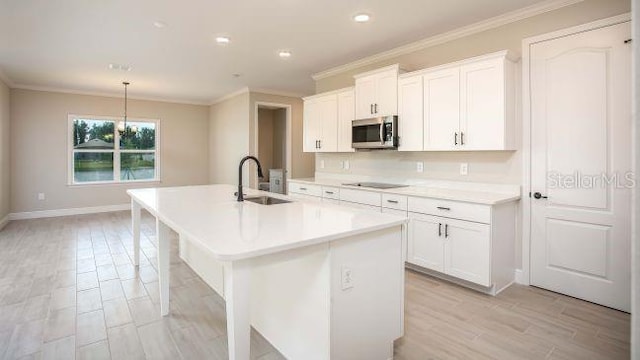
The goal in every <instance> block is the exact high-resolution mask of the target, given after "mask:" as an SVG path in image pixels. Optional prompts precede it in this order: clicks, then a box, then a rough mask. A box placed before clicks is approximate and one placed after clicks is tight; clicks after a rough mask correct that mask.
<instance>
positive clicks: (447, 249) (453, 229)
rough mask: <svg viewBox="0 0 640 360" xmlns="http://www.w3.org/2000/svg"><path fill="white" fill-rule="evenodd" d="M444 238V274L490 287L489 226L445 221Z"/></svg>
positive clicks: (460, 221) (468, 222)
mask: <svg viewBox="0 0 640 360" xmlns="http://www.w3.org/2000/svg"><path fill="white" fill-rule="evenodd" d="M444 235H445V237H444V239H445V242H444V243H445V246H444V272H445V273H446V274H448V275H451V276H455V277H457V278H459V279H463V280H467V281H471V282H473V283H476V284H480V285H483V286H490V285H491V263H490V261H491V256H490V254H491V241H490V237H491V230H490V225H487V224H478V223H474V222H470V221H462V220H450V219H447V221H446V228H445V234H444Z"/></svg>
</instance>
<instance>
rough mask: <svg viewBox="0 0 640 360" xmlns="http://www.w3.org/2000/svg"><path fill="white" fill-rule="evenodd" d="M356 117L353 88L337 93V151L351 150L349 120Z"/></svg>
mask: <svg viewBox="0 0 640 360" xmlns="http://www.w3.org/2000/svg"><path fill="white" fill-rule="evenodd" d="M355 118H356V105H355V98H354V91H353V89H351V90H348V91H345V92H341V93H339V94H338V152H353V151H355V150H354V149H353V147H352V146H351V122H352V121H353V120H354V119H355Z"/></svg>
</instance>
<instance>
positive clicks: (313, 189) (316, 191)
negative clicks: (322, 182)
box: [289, 182, 322, 197]
mask: <svg viewBox="0 0 640 360" xmlns="http://www.w3.org/2000/svg"><path fill="white" fill-rule="evenodd" d="M289 192H292V193H297V194H304V195H311V196H318V197H320V196H322V187H321V186H318V185H308V184H300V183H295V182H290V183H289Z"/></svg>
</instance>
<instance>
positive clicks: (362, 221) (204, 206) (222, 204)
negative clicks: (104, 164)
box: [127, 185, 407, 261]
mask: <svg viewBox="0 0 640 360" xmlns="http://www.w3.org/2000/svg"><path fill="white" fill-rule="evenodd" d="M235 191H236V187H234V186H231V185H203V186H185V187H167V188H150V189H132V190H127V193H128V194H129V195H130V196H131V197H132V198H133V199H134V200H135V201H136V202H137V203H139V204H140V205H141V206H142V207H143V208H144V209H146V210H147V211H149V212H150V213H151V214H152V215H154V216H156V217H157V218H159V219H160V220H161V221H162V222H164V223H165V224H167V225H168V226H169V227H171V228H172V229H173V230H175V231H176V232H178V233H181V234H184V235H186V236H187V237H188V238H189V239H190V241H196V242H198V243H199V244H200V245H202V247H203V248H204V249H206V250H208V251H209V252H210V253H211V255H212V256H213V257H214V258H216V259H218V260H221V261H234V260H240V259H247V258H251V257H256V256H261V255H266V254H271V253H276V252H280V251H284V250H290V249H295V248H299V247H303V246H309V245H314V244H319V243H323V242H328V241H332V240H337V239H340V238H344V237H347V236H351V235H356V234H362V233H367V232H370V231H375V230H380V229H384V228H388V227H392V226H398V225H402V224H405V223H406V222H407V220H406V219H405V218H402V217H398V216H392V215H389V214H382V213H380V214H376V213H371V212H366V211H359V210H357V209H350V208H346V207H340V206H335V205H329V204H321V203H313V202H304V201H299V200H292V202H290V203H286V204H276V205H259V204H255V203H252V202H248V201H244V202H237V201H236V198H235V196H234V195H233V193H234V192H235ZM244 192H245V193H246V194H247V195H246V196H245V198H246V197H247V196H252V195H269V196H272V197H278V198H284V199H288V197H286V196H283V195H277V194H273V193H268V192H263V191H257V190H251V189H245V191H244Z"/></svg>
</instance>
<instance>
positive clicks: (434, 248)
mask: <svg viewBox="0 0 640 360" xmlns="http://www.w3.org/2000/svg"><path fill="white" fill-rule="evenodd" d="M409 219H410V222H409V236H408V246H407V262H409V263H411V264H415V265H418V266H422V267H424V268H427V269H431V270H435V271H439V272H444V240H445V238H444V226H445V224H444V223H445V219H444V218H441V217H437V216H430V215H423V214H416V213H409Z"/></svg>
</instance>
